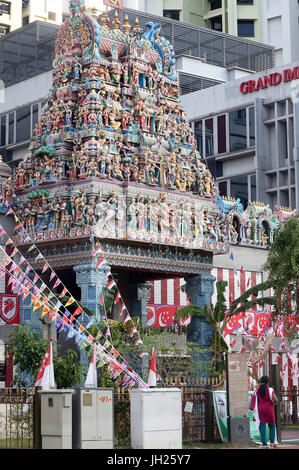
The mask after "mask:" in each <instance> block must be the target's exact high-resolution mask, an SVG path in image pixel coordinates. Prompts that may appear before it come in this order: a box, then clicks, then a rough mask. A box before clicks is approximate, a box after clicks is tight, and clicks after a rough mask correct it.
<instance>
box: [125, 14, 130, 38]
mask: <svg viewBox="0 0 299 470" xmlns="http://www.w3.org/2000/svg"><path fill="white" fill-rule="evenodd" d="M130 29H131V25H130V21H129V17H128V15H126V16H125V19H124V26H123V30H124V33H125V34H130Z"/></svg>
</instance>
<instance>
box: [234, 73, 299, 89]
mask: <svg viewBox="0 0 299 470" xmlns="http://www.w3.org/2000/svg"><path fill="white" fill-rule="evenodd" d="M297 79H299V66H297V67H294V68H293V69H285V70H283V71H282V73H280V72H275V73H271V74H270V75H264V76H263V77H260V78H259V79H258V80H248V81H247V82H242V83H241V85H240V92H241V93H242V94H243V95H247V94H248V93H254V92H256V91H259V90H263V89H265V88H268V87H269V86H278V85H280V83H282V82H284V83H287V82H291V81H293V80H297Z"/></svg>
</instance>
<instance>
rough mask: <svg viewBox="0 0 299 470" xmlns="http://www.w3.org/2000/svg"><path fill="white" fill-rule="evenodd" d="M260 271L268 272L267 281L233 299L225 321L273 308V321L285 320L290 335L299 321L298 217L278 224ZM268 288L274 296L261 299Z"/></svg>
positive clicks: (287, 332)
mask: <svg viewBox="0 0 299 470" xmlns="http://www.w3.org/2000/svg"><path fill="white" fill-rule="evenodd" d="M263 269H264V271H265V272H267V273H268V281H266V282H263V283H261V284H258V285H256V286H254V287H252V288H251V289H248V290H247V291H246V292H245V293H244V294H243V295H241V296H240V297H239V298H237V299H235V300H234V301H233V302H232V304H231V306H230V308H229V310H228V314H227V320H228V319H229V318H230V317H231V316H233V315H237V314H238V313H240V312H245V311H246V310H250V309H252V307H254V306H256V305H258V306H260V307H264V306H266V305H269V306H272V307H273V310H272V319H273V320H274V321H279V320H284V330H285V333H286V334H287V335H288V336H293V335H294V333H295V332H296V329H297V325H298V321H299V315H298V311H299V307H298V306H299V215H298V214H297V215H296V216H294V217H291V218H290V219H289V220H288V221H287V222H285V223H284V224H281V226H280V228H279V230H278V232H277V236H276V238H275V241H274V242H273V244H272V245H271V247H270V250H269V255H268V259H267V262H266V263H265V265H264V266H263ZM268 289H273V295H272V296H263V293H264V292H266V291H267V290H268Z"/></svg>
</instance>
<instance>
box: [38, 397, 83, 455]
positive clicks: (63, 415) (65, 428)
mask: <svg viewBox="0 0 299 470" xmlns="http://www.w3.org/2000/svg"><path fill="white" fill-rule="evenodd" d="M73 391H74V390H73V389H67V390H45V391H43V390H41V391H39V392H38V393H40V394H41V436H42V448H43V449H71V448H72V394H73Z"/></svg>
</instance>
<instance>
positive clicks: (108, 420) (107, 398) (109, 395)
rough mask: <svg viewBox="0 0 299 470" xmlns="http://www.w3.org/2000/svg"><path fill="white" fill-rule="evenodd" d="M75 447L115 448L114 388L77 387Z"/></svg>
mask: <svg viewBox="0 0 299 470" xmlns="http://www.w3.org/2000/svg"><path fill="white" fill-rule="evenodd" d="M72 422H73V433H72V435H73V441H72V446H73V449H113V439H114V432H113V431H114V429H113V388H84V387H76V388H75V392H74V394H73V420H72Z"/></svg>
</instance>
